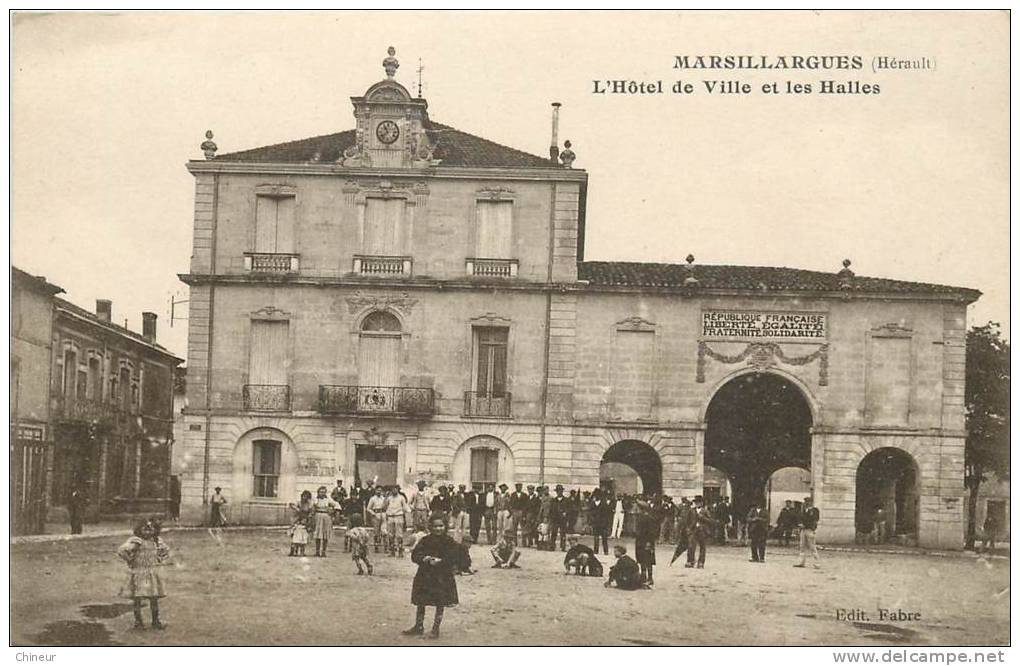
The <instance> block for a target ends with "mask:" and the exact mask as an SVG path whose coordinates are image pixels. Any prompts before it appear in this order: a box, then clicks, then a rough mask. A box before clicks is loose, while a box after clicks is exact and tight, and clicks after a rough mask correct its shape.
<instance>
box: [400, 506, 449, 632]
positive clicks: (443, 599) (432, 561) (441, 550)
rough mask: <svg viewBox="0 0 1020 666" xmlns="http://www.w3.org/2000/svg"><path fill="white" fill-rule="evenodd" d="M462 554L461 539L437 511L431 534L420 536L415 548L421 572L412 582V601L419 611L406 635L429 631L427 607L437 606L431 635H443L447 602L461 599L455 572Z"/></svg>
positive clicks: (430, 519)
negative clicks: (453, 535) (450, 532)
mask: <svg viewBox="0 0 1020 666" xmlns="http://www.w3.org/2000/svg"><path fill="white" fill-rule="evenodd" d="M461 558H462V555H461V551H460V548H459V547H458V546H457V542H455V541H454V540H453V539H451V538H450V536H449V535H448V534H447V533H446V517H445V516H444V515H443V514H433V515H432V516H431V517H430V518H429V534H428V535H427V536H425V537H423V538H422V539H421V540H419V541H418V543H416V544H415V546H414V550H412V551H411V561H412V562H414V563H415V564H417V565H418V573H417V574H415V576H414V583H413V584H412V585H411V603H412V604H414V605H415V606H417V612H416V614H415V618H414V626H413V627H411V628H410V629H407V630H406V631H404V634H405V635H408V636H420V635H421V634H423V633H425V607H426V606H435V608H436V615H435V619H434V620H433V622H432V632H431V633H430V634H429V637H430V638H439V625H441V624H442V622H443V610H444V609H445V608H446V607H447V606H456V605H457V603H458V601H459V600H458V598H457V581H456V579H455V578H454V572H455V571H456V570H457V569H458V568H459V566H460V563H461Z"/></svg>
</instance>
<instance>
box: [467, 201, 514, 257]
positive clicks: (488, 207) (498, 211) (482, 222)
mask: <svg viewBox="0 0 1020 666" xmlns="http://www.w3.org/2000/svg"><path fill="white" fill-rule="evenodd" d="M512 213H513V202H512V201H479V202H478V229H477V231H476V243H475V256H476V257H478V258H480V259H511V258H512V256H513V255H512V251H511V238H510V236H511V233H510V232H511V219H512Z"/></svg>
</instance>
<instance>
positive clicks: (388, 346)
mask: <svg viewBox="0 0 1020 666" xmlns="http://www.w3.org/2000/svg"><path fill="white" fill-rule="evenodd" d="M358 384H359V385H360V386H399V385H400V321H399V320H398V319H397V318H396V317H394V316H393V315H391V314H390V313H388V312H373V313H372V314H370V315H368V316H367V317H365V321H364V322H363V323H362V326H361V336H360V339H359V341H358Z"/></svg>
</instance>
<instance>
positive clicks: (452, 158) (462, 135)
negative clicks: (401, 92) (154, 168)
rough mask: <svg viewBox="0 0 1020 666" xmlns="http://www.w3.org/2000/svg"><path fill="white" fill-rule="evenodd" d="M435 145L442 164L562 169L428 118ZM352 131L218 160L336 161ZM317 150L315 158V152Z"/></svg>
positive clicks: (348, 143) (351, 139) (351, 141)
mask: <svg viewBox="0 0 1020 666" xmlns="http://www.w3.org/2000/svg"><path fill="white" fill-rule="evenodd" d="M425 132H426V133H427V134H428V137H429V140H430V141H432V143H433V145H434V146H435V147H436V148H435V151H434V153H433V156H434V157H435V158H436V159H438V160H442V161H441V162H440V164H441V165H442V166H444V167H480V168H498V167H518V168H520V167H526V168H546V169H562V167H560V166H559V165H558V164H555V163H553V162H552V161H551V160H549V159H548V158H545V157H539V156H537V155H532V154H530V153H526V152H524V151H521V150H517V149H515V148H510V147H507V146H504V145H501V144H498V143H496V142H494V141H489V140H488V139H483V138H481V137H478V136H475V135H473V134H468V133H467V132H462V131H460V130H458V129H455V128H453V127H449V126H448V125H443V124H441V123H437V122H434V121H429V123H428V127H427V128H426V129H425ZM354 141H355V131H354V130H347V131H346V132H338V133H336V134H323V135H322V136H313V137H310V138H307V139H299V140H297V141H288V142H286V143H277V144H274V145H271V146H263V147H261V148H252V149H250V150H242V151H238V152H234V153H224V154H223V155H217V156H216V157H214V158H213V161H219V162H259V163H304V162H313V161H315V162H336V161H337V160H338V159H340V155H341V154H343V151H344V150H345V149H346V148H348V147H350V146H353V145H354ZM316 154H318V156H319V157H318V159H315V155H316Z"/></svg>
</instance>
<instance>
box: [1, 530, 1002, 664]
mask: <svg viewBox="0 0 1020 666" xmlns="http://www.w3.org/2000/svg"><path fill="white" fill-rule="evenodd" d="M165 537H166V540H167V541H168V542H169V544H170V545H171V547H172V549H173V553H174V555H173V560H172V564H170V565H169V566H167V567H166V568H165V569H164V571H163V573H164V580H165V581H166V585H167V594H168V596H167V598H166V599H165V600H163V602H162V603H161V612H162V616H163V620H164V622H166V623H167V624H168V628H167V629H166V630H164V631H154V630H151V629H145V630H136V629H133V628H132V623H133V619H132V614H131V605H130V600H128V599H123V598H118V597H117V593H118V590H119V588H120V585H121V583H122V581H123V580H124V579H125V578H126V576H127V571H126V567H125V566H124V564H123V563H122V562H121V561H120V560H118V559H117V557H116V555H115V551H116V549H117V547H118V546H119V545H120V544H121V543H122V542H123V541H124V539H125V537H123V536H105V537H93V538H85V539H73V540H60V541H46V542H38V543H19V544H13V545H12V546H11V574H12V575H11V638H12V642H13V643H14V644H16V645H118V644H120V645H156V646H162V645H386V646H393V645H422V644H426V643H438V644H445V645H875V646H883V645H884V646H889V645H893V644H900V645H1006V644H1007V643H1008V641H1009V559H1008V558H1004V557H992V558H983V557H977V556H973V555H965V554H960V553H955V554H944V555H943V556H938V555H931V554H921V553H917V554H913V553H911V554H899V553H897V554H891V553H868V552H845V551H832V550H829V551H823V552H822V553H821V556H822V569H820V570H814V569H812V568H811V567H810V563H809V565H808V567H807V568H804V569H798V568H794V567H793V566H792V565H793V564H794V563H795V562H796V559H797V558H796V549H795V548H793V547H790V548H782V547H774V546H772V544H771V543H770V545H769V551H768V554H767V562H766V563H765V564H753V563H750V562H748V561H747V560H748V549H746V548H740V547H736V546H725V547H722V546H716V547H714V548H710V550H709V554H708V562H707V565H706V567H705V568H704V569H700V570H699V569H686V568H684V567H683V566H682V562H681V561H678V562H677V563H676V564H675V565H673V566H672V567H670V566H668V562H669V559H670V556H671V554H672V550H673V548H672V546H669V545H665V544H664V545H661V546H660V547H659V549H658V553H657V559H658V562H659V564H658V566H656V569H655V587H654V589H652V590H640V591H635V592H625V591H620V590H616V589H615V588H614V589H605V588H604V587H603V585H602V582H603V581H604V579H602V580H600V579H596V578H583V577H576V576H566V575H564V573H563V566H562V559H563V554H562V553H560V552H537V551H535V550H532V549H524V554H523V556H522V558H521V565H522V568H521V569H518V570H502V569H500V570H496V569H491V568H490V565H491V559H490V557H489V554H488V547H487V546H485V545H479V546H473V547H472V548H471V556H472V559H473V560H474V567H475V569H476V570H477V573H475V574H474V575H473V576H462V577H458V579H457V583H458V589H459V592H460V605H459V606H458V607H456V608H452V609H448V610H447V613H446V619H445V621H444V623H443V632H442V637H441V638H440V639H439V640H438V641H426V640H423V639H421V638H418V637H405V636H402V635H401V633H400V631H401V630H402V629H406V628H407V627H408V626H410V625H411V624H412V623H413V618H414V609H413V607H412V606H411V605H410V589H411V580H412V578H413V576H414V572H415V565H414V564H412V563H411V561H410V559H409V557H405V558H403V559H400V558H392V557H387V556H386V555H385V554H375V553H373V554H371V556H370V557H371V558H372V561H373V563H374V564H375V569H376V571H375V575H374V576H371V577H368V576H357V575H355V567H354V564H353V562H351V559H350V555H349V554H348V553H344V552H343V548H342V547H343V540H342V538H340V539H337V540H334V542H333V544H332V548H331V550H330V552H329V557H327V558H326V559H319V558H315V557H309V558H304V559H302V558H292V557H287V550H288V547H289V544H288V538H287V536H286V534H285V533H284V532H283V531H282V530H236V531H235V530H226V531H222V532H216V533H213V532H209V531H205V530H195V531H168V532H167V533H166V534H165ZM621 543H624V544H625V545H627V546H628V550H629V552H632V551H633V540H627V539H624V540H622V541H621ZM610 545H611V546H612V542H611V544H610ZM309 550H310V551H313V550H314V545H312V546H310V547H309ZM600 559H602V561H603V563H604V564H605V565H606V569H607V571H608V565H609V564H610V563H611V561H612V559H613V557H612V554H611V553H610V555H609V556H608V557H603V556H601V555H600ZM880 609H889V610H890V611H895V610H897V609H898V610H900V611H903V613H911V614H920V615H919V617H917V616H916V615H915V616H913V619H895V617H894V618H892V619H890V618H888V617H884V616H882V615H881V613H880ZM844 617H845V618H846V619H842V618H844ZM145 619H146V624H148V621H149V617H148V613H147V612H146V613H145ZM431 619H432V611H431V609H430V610H429V614H428V618H427V623H429V622H431Z"/></svg>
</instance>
